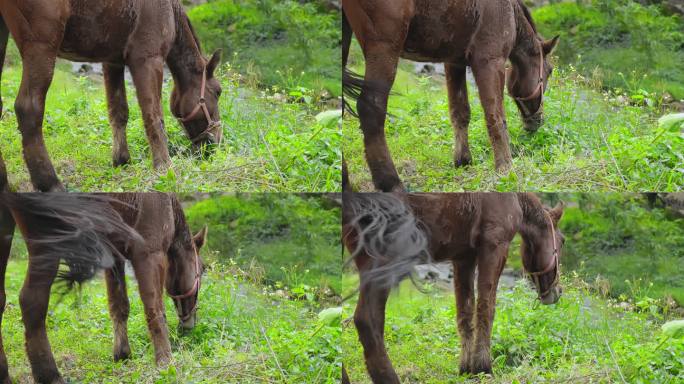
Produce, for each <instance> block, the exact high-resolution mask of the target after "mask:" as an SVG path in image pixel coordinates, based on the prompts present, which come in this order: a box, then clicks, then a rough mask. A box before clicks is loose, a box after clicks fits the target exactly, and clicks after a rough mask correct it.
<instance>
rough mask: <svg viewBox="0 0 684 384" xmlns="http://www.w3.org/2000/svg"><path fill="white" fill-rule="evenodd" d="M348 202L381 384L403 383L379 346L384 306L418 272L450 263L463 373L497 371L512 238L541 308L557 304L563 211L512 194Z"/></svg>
mask: <svg viewBox="0 0 684 384" xmlns="http://www.w3.org/2000/svg"><path fill="white" fill-rule="evenodd" d="M343 199H344V200H343V235H344V242H345V244H346V246H347V248H348V249H349V250H350V251H351V252H352V255H353V260H354V262H355V264H356V266H357V268H358V270H359V273H360V276H361V284H360V291H359V300H358V303H357V306H356V312H355V313H354V322H355V324H356V328H357V330H358V334H359V339H360V341H361V344H362V345H363V349H364V356H365V360H366V366H367V368H368V372H369V373H370V376H371V378H372V379H373V382H375V383H383V384H386V383H399V378H398V376H397V375H396V373H395V372H394V368H393V367H392V363H391V362H390V359H389V356H388V355H387V351H386V350H385V345H384V340H383V338H384V325H385V303H386V302H387V297H388V295H389V293H390V289H391V288H392V286H393V285H395V284H396V283H397V282H398V281H399V280H400V279H401V278H403V277H405V276H407V275H409V274H410V273H411V270H412V268H413V266H414V265H415V264H417V263H420V262H433V261H434V262H441V261H451V262H452V263H453V266H454V290H455V292H456V306H457V310H458V311H457V312H458V314H457V322H458V331H459V334H460V337H461V361H460V370H461V372H462V373H473V374H476V373H480V372H486V373H491V371H492V361H491V356H490V343H491V331H492V323H493V321H494V308H495V303H496V288H497V285H498V282H499V277H500V275H501V272H502V270H503V267H504V265H505V263H506V258H507V257H508V248H509V246H510V243H511V241H512V240H513V237H514V236H515V234H516V233H520V235H521V236H522V240H523V241H522V247H521V255H522V260H523V265H524V268H525V270H526V271H527V272H528V275H529V276H530V278H531V280H532V281H533V282H534V285H535V287H536V289H537V292H538V295H539V299H540V300H541V302H542V303H543V304H552V303H555V302H556V301H557V300H558V299H559V298H560V295H561V289H560V286H559V278H560V271H559V259H560V252H561V247H562V245H563V242H564V240H563V235H562V234H561V233H560V231H559V230H558V221H559V220H560V218H561V216H562V214H563V206H562V205H558V206H556V207H555V208H553V209H550V210H549V209H546V208H544V207H543V206H542V204H541V202H540V201H539V199H538V198H537V197H536V196H535V195H533V194H512V193H509V194H501V193H470V194H411V195H402V196H400V197H399V198H397V197H395V195H392V194H352V193H345V194H344V197H343ZM476 268H477V274H476V273H475V269H476ZM476 280H477V281H476ZM476 284H477V292H478V297H477V303H476V301H475V286H476Z"/></svg>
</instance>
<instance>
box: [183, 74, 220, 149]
mask: <svg viewBox="0 0 684 384" xmlns="http://www.w3.org/2000/svg"><path fill="white" fill-rule="evenodd" d="M206 89H207V67H206V66H205V67H204V69H203V70H202V88H201V89H200V98H199V101H198V102H197V105H196V106H195V109H193V110H192V112H190V114H189V115H187V116H186V117H183V118H180V119H179V120H180V121H181V122H183V123H187V122H188V121H191V120H193V119H194V118H195V116H196V115H197V114H198V113H199V111H200V110H201V111H202V112H204V118H205V119H207V129H205V130H204V131H202V132H201V133H200V134H199V135H197V136H195V137H194V138H192V137H190V135H189V134H188V139H190V141H191V142H192V143H193V144H197V143H198V142H199V141H202V140H204V139H206V138H212V139H215V135H214V133H213V132H212V131H214V130H215V129H216V128H220V127H221V121H214V120H213V119H212V118H211V114H209V109H208V108H207V100H206V99H205V97H204V96H205V92H206Z"/></svg>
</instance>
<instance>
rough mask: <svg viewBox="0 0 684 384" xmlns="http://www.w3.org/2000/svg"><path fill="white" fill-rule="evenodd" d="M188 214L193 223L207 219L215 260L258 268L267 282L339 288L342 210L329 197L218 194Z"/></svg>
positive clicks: (210, 252)
mask: <svg viewBox="0 0 684 384" xmlns="http://www.w3.org/2000/svg"><path fill="white" fill-rule="evenodd" d="M186 215H187V217H188V221H189V223H190V225H191V226H192V227H193V228H201V227H202V226H203V225H204V223H208V225H209V233H210V236H209V237H208V242H207V249H206V251H207V255H209V257H211V258H212V259H213V260H215V261H217V262H221V263H236V264H237V265H238V266H239V267H240V268H242V269H250V268H251V269H252V270H254V269H262V271H261V273H260V274H261V275H263V276H262V278H263V280H264V282H266V283H268V284H284V285H285V286H289V287H291V288H296V289H298V290H302V289H304V288H305V287H313V286H316V287H322V288H332V289H333V290H334V291H335V292H337V293H339V292H340V288H341V287H340V279H339V272H340V263H341V261H340V260H341V259H340V241H339V239H340V210H339V208H338V207H336V206H335V203H334V202H333V201H332V200H331V197H330V196H326V195H308V196H304V197H301V196H298V195H292V194H253V195H246V194H238V195H222V196H217V197H214V198H211V199H206V200H202V201H199V202H197V203H195V204H192V205H191V206H190V207H188V208H187V209H186ZM307 289H308V288H307Z"/></svg>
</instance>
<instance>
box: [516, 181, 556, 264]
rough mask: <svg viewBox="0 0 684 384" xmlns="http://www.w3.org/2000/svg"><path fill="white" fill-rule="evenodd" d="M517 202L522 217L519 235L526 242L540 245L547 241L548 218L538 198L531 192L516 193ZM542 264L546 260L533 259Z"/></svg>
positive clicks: (536, 245)
mask: <svg viewBox="0 0 684 384" xmlns="http://www.w3.org/2000/svg"><path fill="white" fill-rule="evenodd" d="M518 202H519V203H520V208H521V209H522V213H523V218H522V225H521V228H520V231H519V232H520V235H521V236H522V238H523V241H524V242H525V243H527V244H532V245H534V246H535V247H542V246H544V243H546V242H547V241H548V239H547V236H548V234H549V231H550V230H551V229H550V227H549V221H548V220H549V219H548V216H547V213H546V211H545V210H544V207H543V206H542V203H541V201H540V200H539V198H538V197H537V196H535V195H533V194H528V193H521V194H518ZM535 262H536V263H541V264H544V263H546V262H547V261H546V260H539V261H535Z"/></svg>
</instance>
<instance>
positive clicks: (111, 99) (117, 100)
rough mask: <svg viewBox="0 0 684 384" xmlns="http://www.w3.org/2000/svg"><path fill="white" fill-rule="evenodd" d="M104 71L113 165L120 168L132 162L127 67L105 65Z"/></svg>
mask: <svg viewBox="0 0 684 384" xmlns="http://www.w3.org/2000/svg"><path fill="white" fill-rule="evenodd" d="M103 69H104V79H105V89H106V91H107V105H108V107H109V108H108V111H109V124H110V125H111V127H112V138H113V146H112V163H113V164H114V166H115V167H118V166H121V165H124V164H128V163H129V162H130V161H131V155H130V153H129V152H128V142H127V140H126V124H128V100H127V99H126V84H125V81H124V74H125V67H124V66H123V65H112V64H105V65H104V67H103Z"/></svg>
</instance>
